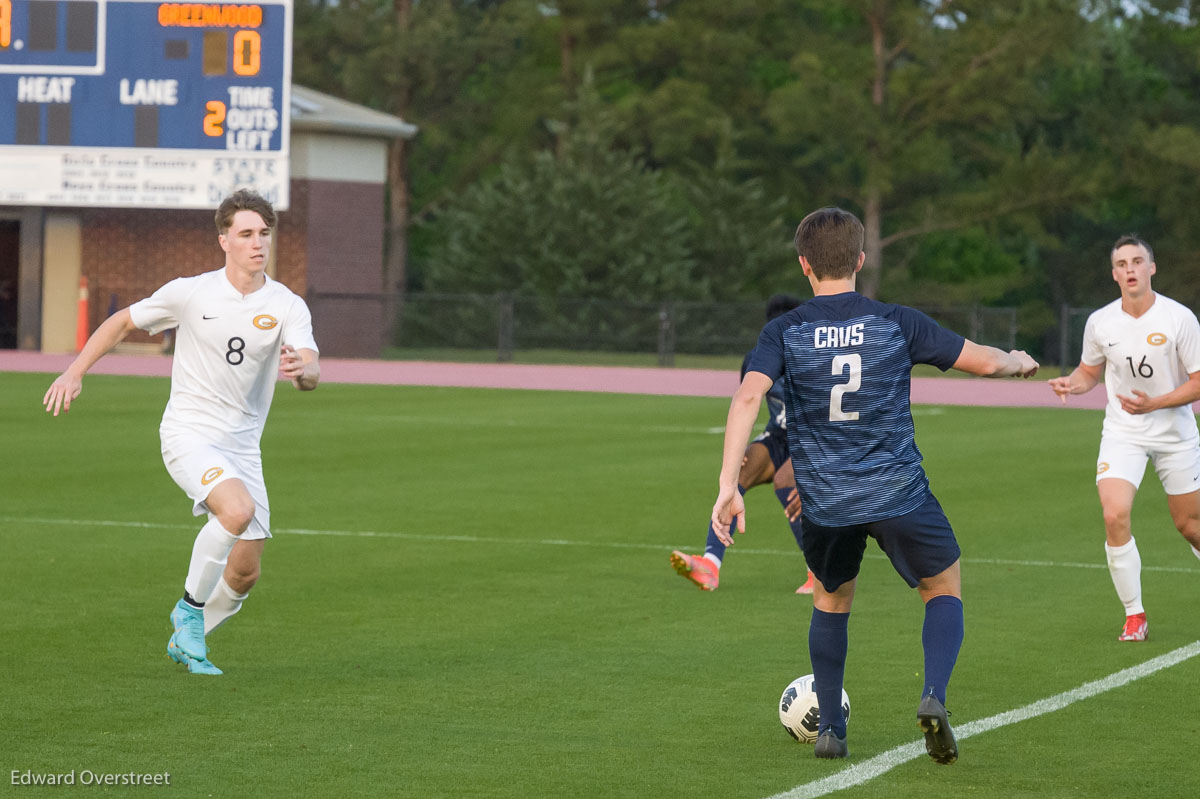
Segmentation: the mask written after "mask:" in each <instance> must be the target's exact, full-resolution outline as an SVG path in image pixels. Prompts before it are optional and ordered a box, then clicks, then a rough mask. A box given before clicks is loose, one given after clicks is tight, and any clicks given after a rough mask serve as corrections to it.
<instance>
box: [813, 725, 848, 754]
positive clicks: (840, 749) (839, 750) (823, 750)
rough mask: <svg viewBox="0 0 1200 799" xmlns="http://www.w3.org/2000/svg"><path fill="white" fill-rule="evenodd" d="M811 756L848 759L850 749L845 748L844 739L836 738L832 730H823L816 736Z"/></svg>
mask: <svg viewBox="0 0 1200 799" xmlns="http://www.w3.org/2000/svg"><path fill="white" fill-rule="evenodd" d="M813 754H814V755H816V756H817V757H824V758H829V759H832V758H835V757H849V755H850V747H849V746H846V739H845V738H839V737H837V736H836V735H834V734H833V730H825V732H823V733H821V734H820V735H818V736H817V742H816V743H815V744H814V745H813Z"/></svg>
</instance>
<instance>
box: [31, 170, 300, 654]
mask: <svg viewBox="0 0 1200 799" xmlns="http://www.w3.org/2000/svg"><path fill="white" fill-rule="evenodd" d="M216 223H217V241H218V243H219V244H220V245H221V249H222V250H224V251H225V265H224V267H222V268H220V269H217V270H215V271H212V272H206V273H204V274H201V275H196V276H194V277H181V278H177V279H175V280H172V281H170V282H169V283H167V284H166V285H164V286H162V287H161V288H160V289H158V291H156V292H154V294H153V295H151V296H150V297H147V298H146V299H143V300H140V301H138V302H135V303H134V304H133V305H130V306H129V307H128V308H124V309H122V310H120V311H117V312H116V313H115V314H113V315H112V316H110V317H109V318H108V319H107V320H105V321H104V323H103V324H101V325H100V327H98V328H97V329H96V332H95V333H93V334H92V336H91V338H89V339H88V341H87V344H86V345H85V346H84V348H83V350H82V351H80V353H79V356H78V357H76V358H75V360H74V362H73V363H72V364H71V365H70V367H68V368H67V370H66V371H65V372H63V373H62V374H61V375H60V376H59V377H58V378H57V379H56V380H55V381H54V382H53V383H52V384H51V386H50V388H49V390H48V391H47V392H46V396H45V397H44V398H43V404H44V405H45V407H46V410H47V411H48V412H53V414H54V415H55V416H58V414H59V411H60V410H61V411H64V412H66V411H69V410H70V408H71V402H72V400H74V399H75V398H76V397H78V396H79V393H80V391H82V389H83V376H84V374H85V373H86V372H87V370H88V369H90V368H91V367H92V365H93V364H95V363H96V361H98V360H99V359H100V358H101V356H103V355H104V354H105V353H107V352H108V351H109V350H111V349H112V348H113V347H115V346H116V345H117V344H118V343H119V342H120V341H122V340H123V339H124V338H125V337H126V336H127V335H129V334H130V333H131V332H133V331H134V330H135V329H138V328H140V329H142V330H146V331H149V332H150V333H159V332H162V331H163V330H167V329H169V328H178V330H177V333H176V344H175V359H174V363H173V364H172V366H171V396H170V399H169V400H168V402H167V407H166V410H165V411H164V412H163V417H162V423H161V425H160V426H159V437H160V439H161V442H162V456H163V462H164V463H165V464H166V467H167V472H169V473H170V475H171V478H172V479H173V480H174V481H175V482H176V483H177V484H178V485H179V487H180V488H181V489H183V491H184V493H186V494H187V495H188V497H189V498H190V499H191V500H192V503H193V506H192V512H193V513H194V514H195V515H197V516H199V515H202V514H207V516H208V522H207V523H206V524H205V525H204V526H203V527H201V528H200V532H199V534H198V535H197V536H196V541H195V543H194V545H193V547H192V556H191V562H190V564H189V566H188V570H187V576H186V578H185V579H184V583H183V587H184V592H183V598H181V599H180V600H179V601H178V602H177V603H176V605H175V607H174V608H173V609H172V610H171V613H170V620H171V624H172V626H173V628H174V632H173V633H172V635H171V638H170V640H169V641H168V643H167V654H168V655H169V656H170V657H171V659H172V660H174V661H175V662H177V663H180V664H183V665H186V666H187V668H188V671H189V672H191V673H193V674H220V673H221V670H220V669H218V668H217V667H216V666H214V665H213V664H212V663H211V662H210V661H209V660H208V648H207V645H206V642H205V635H206V633H210V632H212V631H213V630H215V629H216V628H217V627H219V626H220V625H221V624H223V623H224V622H225V621H226V620H227V619H228V618H229V617H230V616H232V615H233V614H235V613H237V612H238V611H239V610H240V609H241V606H242V602H243V601H244V600H245V599H246V596H247V595H248V594H249V592H250V589H251V588H252V587H253V586H254V584H255V583H256V582H257V581H258V577H259V573H260V566H261V561H262V553H263V547H264V545H265V544H266V539H268V538H270V537H271V510H270V505H269V504H268V502H267V489H266V484H265V482H264V480H263V470H262V455H261V452H260V450H259V440H260V439H261V437H262V432H263V427H264V425H265V424H266V421H267V413H268V411H269V410H270V408H271V399H272V397H274V394H275V383H276V381H277V379H278V375H279V374H282V375H283V376H284V377H286V378H288V379H289V380H291V381H292V383H293V385H295V387H296V388H298V389H300V390H301V391H311V390H312V389H314V388H316V387H317V383H318V381H319V380H320V377H321V370H320V366H319V364H318V359H317V352H318V351H317V344H316V342H315V341H314V340H313V333H312V317H311V316H310V314H309V311H308V306H306V305H305V304H304V300H302V299H301V298H300V297H298V296H297V295H295V294H293V293H292V292H291V291H290V290H288V289H287V288H286V287H285V286H284V285H283V284H282V283H278V282H276V281H274V280H272V279H271V278H270V277H268V276H267V273H266V268H267V262H268V260H269V258H270V252H271V239H272V234H273V233H274V231H275V227H276V217H275V211H274V209H273V208H272V207H271V204H270V203H269V202H267V200H265V199H263V198H262V197H261V196H259V195H258V194H255V193H254V192H250V191H245V190H241V191H237V192H234V193H233V194H232V195H230V196H229V197H227V198H226V199H225V200H224V201H223V202H222V203H221V205H220V207H219V208H218V209H217V213H216Z"/></svg>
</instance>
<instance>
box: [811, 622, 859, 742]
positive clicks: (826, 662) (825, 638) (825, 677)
mask: <svg viewBox="0 0 1200 799" xmlns="http://www.w3.org/2000/svg"><path fill="white" fill-rule="evenodd" d="M849 622H850V614H849V613H826V612H825V611H823V610H818V609H817V608H813V612H812V620H811V621H810V622H809V624H808V657H809V659H810V660H811V661H812V670H813V690H815V691H816V694H817V706H818V707H820V709H821V728H820V730H819V732H824V731H825V730H826V729H829V728H833V734H834V735H836V736H837V737H838V738H845V737H846V717H845V716H844V715H843V714H842V681H843V680H844V679H845V675H846V648H847V645H848V632H847V630H848V628H849Z"/></svg>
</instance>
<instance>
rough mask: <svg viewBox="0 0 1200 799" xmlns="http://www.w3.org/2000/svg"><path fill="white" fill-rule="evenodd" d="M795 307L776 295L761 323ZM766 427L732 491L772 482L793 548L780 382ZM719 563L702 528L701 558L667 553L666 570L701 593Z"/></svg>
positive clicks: (720, 551) (795, 505)
mask: <svg viewBox="0 0 1200 799" xmlns="http://www.w3.org/2000/svg"><path fill="white" fill-rule="evenodd" d="M799 304H800V298H799V297H793V296H791V295H790V294H776V295H774V296H773V297H771V299H769V300H767V321H768V322H770V321H771V320H772V319H775V318H776V317H778V316H780V315H781V314H784V313H787V312H788V311H790V310H792V309H793V308H795V307H796V306H797V305H799ZM753 355H754V352H753V350H752V351H750V352H748V353H746V357H745V358H743V359H742V373H741V377H742V378H745V377H746V369H747V367H748V366H749V364H750V359H751V357H752V356H753ZM766 400H767V426H766V428H765V429H764V430H763V432H762V433H760V434H759V435H758V436H756V437H755V439H754V440H753V441H751V442H750V444H749V446H747V447H746V454H745V456H744V457H743V458H742V466H741V469H740V470H739V471H738V491H740V492H741V493H743V494H745V493H746V492H747V491H749V490H750V489H751V488H754V487H755V486H759V485H765V484H767V483H773V484H774V487H775V496H776V497H777V498H778V499H779V504H781V505H783V512H784V515H785V516H786V517H787V520H788V524H789V525H791V528H792V535H793V536H795V538H796V543H797V544H799V543H800V532H801V531H800V497H799V495H798V494H797V492H796V480H795V477H794V476H793V473H792V462H791V459H790V458H789V457H788V443H787V416H786V412H785V411H784V392H783V380H782V379H780V380H776V381H775V385H773V386H771V390H770V391H768V392H767V396H766ZM724 558H725V545H724V544H723V543H721V539H719V538H717V534H716V533H714V532H713V529H712V525H711V524H710V525H709V526H708V535H707V537H706V539H705V542H704V554H703V555H688V554H686V553H684V552H680V551H679V550H675V551H673V552H672V553H671V566H672V567H674V569H675V571H676V572H677V573H678V574H679V576H681V577H684V578H687V579H688V580H690V581H691V582H693V583H695V584H696V585H697V586H698V587H699V588H700V590H701V591H716V590H717V583H718V582H719V580H720V577H721V562H722V560H723V559H724ZM812 590H813V575H812V572H808V578H807V579H806V580H805V581H804V583H803V584H802V585H801V586H800V587H799V588H797V589H796V593H797V594H811V593H812Z"/></svg>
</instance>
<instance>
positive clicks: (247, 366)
mask: <svg viewBox="0 0 1200 799" xmlns="http://www.w3.org/2000/svg"><path fill="white" fill-rule="evenodd" d="M264 277H266V276H265V275H264ZM129 312H130V315H131V317H132V320H133V323H134V324H135V325H137V326H138V327H139V328H141V329H142V330H146V331H149V332H150V333H152V334H154V333H159V332H162V331H163V330H166V329H168V328H172V327H178V331H177V332H176V339H175V360H174V363H173V365H172V367H171V399H170V401H169V402H168V403H167V408H166V411H164V412H163V419H162V427H161V430H162V432H163V433H164V434H167V433H188V434H192V435H200V436H202V437H204V438H205V439H207V440H209V441H211V442H213V443H214V444H216V445H218V446H220V447H223V448H225V449H228V450H230V451H233V452H242V453H247V454H249V453H257V452H258V446H259V440H260V438H261V437H262V431H263V427H264V426H265V424H266V421H267V413H268V411H269V410H270V408H271V399H272V398H273V397H274V395H275V383H276V381H277V379H278V370H279V355H280V347H281V346H282V345H284V344H287V345H291V346H292V347H295V348H296V349H298V350H299V349H310V350H314V351H315V350H316V349H317V344H316V342H315V341H314V340H313V333H312V316H311V315H310V314H309V311H308V306H307V305H305V304H304V300H303V299H301V298H300V297H299V296H297V295H296V294H294V293H292V291H291V290H289V289H288V288H287V287H286V286H284V285H283V284H282V283H278V282H276V281H274V280H272V279H271V278H269V277H267V282H266V284H265V285H264V286H263V287H262V288H261V289H259V290H258V291H255V292H252V293H250V294H247V295H245V296H243V295H242V293H241V292H239V291H238V290H237V289H236V288H234V287H233V284H231V283H230V282H229V279H228V278H227V277H226V276H225V270H224V269H218V270H216V271H213V272H206V273H204V274H202V275H196V276H195V277H182V278H178V279H176V280H172V281H171V282H170V283H167V284H166V285H165V286H163V287H162V288H160V289H159V290H158V291H156V292H154V294H153V295H151V296H150V297H147V298H146V299H144V300H140V301H138V302H135V303H134V304H133V305H131V306H130V308H129Z"/></svg>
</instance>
